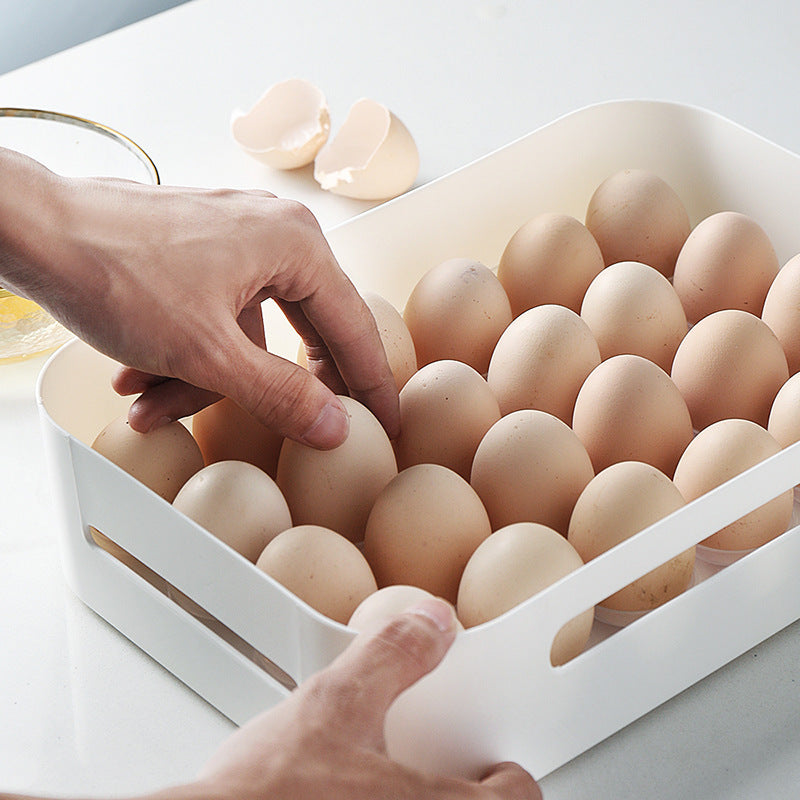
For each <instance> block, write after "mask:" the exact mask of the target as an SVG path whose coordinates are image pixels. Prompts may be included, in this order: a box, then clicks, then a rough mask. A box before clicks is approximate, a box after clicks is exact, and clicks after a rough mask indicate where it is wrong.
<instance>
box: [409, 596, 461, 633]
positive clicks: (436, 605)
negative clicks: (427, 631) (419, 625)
mask: <svg viewBox="0 0 800 800" xmlns="http://www.w3.org/2000/svg"><path fill="white" fill-rule="evenodd" d="M408 611H409V613H410V614H418V615H419V616H420V617H427V618H428V619H429V620H431V622H433V624H434V625H435V626H436V627H437V628H438V629H439V630H440V631H441V632H442V633H447V632H448V631H449V630H450V629H451V628H452V627H453V625H454V624H455V620H456V618H455V613H454V611H453V606H451V605H450V603H447V602H445V601H444V600H439V599H438V598H436V597H432V598H430V599H426V600H423V601H422V602H421V603H420V604H419V605H417V606H414V607H413V608H409V609H408Z"/></svg>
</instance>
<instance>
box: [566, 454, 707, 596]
mask: <svg viewBox="0 0 800 800" xmlns="http://www.w3.org/2000/svg"><path fill="white" fill-rule="evenodd" d="M683 505H685V503H684V499H683V497H682V496H681V493H680V492H679V491H678V489H677V487H676V486H675V484H674V483H673V482H672V481H671V480H670V479H669V478H668V477H667V476H666V475H665V474H664V473H663V472H661V471H660V470H658V469H656V468H655V467H653V466H651V465H649V464H643V463H641V462H638V461H622V462H620V463H618V464H614V465H612V466H610V467H608V468H607V469H604V470H603V471H602V472H599V473H598V474H597V475H596V476H595V477H594V478H593V479H592V480H591V481H590V482H589V484H588V486H587V487H586V488H585V489H584V490H583V493H582V494H581V496H580V497H579V498H578V502H577V503H576V504H575V510H574V511H573V512H572V519H571V520H570V523H569V534H568V536H567V538H568V540H569V542H570V543H571V544H572V545H573V546H574V547H575V549H576V550H577V551H578V553H579V554H580V556H581V558H582V559H583V560H584V562H587V561H591V559H593V558H596V557H597V556H599V555H600V554H601V553H605V552H606V550H610V549H611V548H612V547H614V546H615V545H617V544H619V543H620V542H623V541H625V540H626V539H629V538H630V537H631V536H633V535H634V534H636V533H639V532H640V531H643V530H644V529H645V528H648V527H649V526H650V525H653V524H654V523H656V522H658V521H659V520H660V519H663V518H664V517H666V516H668V515H669V514H671V513H672V512H673V511H677V510H678V509H679V508H681V507H682V506H683ZM694 551H695V548H694V547H691V548H689V549H688V550H686V551H684V552H683V553H681V554H679V555H677V556H675V558H672V559H670V560H669V561H668V562H667V563H666V564H662V565H661V566H660V567H656V569H654V570H652V571H650V572H648V573H646V574H645V575H643V576H642V577H640V578H637V579H636V580H635V581H633V582H632V583H630V584H628V585H627V586H625V587H623V588H622V589H620V590H619V591H618V592H615V593H614V594H612V595H611V596H610V597H608V598H606V599H605V600H603V602H602V605H603V606H604V607H605V608H610V609H613V610H615V611H646V610H649V609H652V608H656V607H657V606H660V605H661V604H662V603H665V602H666V601H667V600H671V599H672V598H673V597H676V596H677V595H679V594H680V593H681V592H683V591H684V590H685V589H687V588H688V586H689V583H690V582H691V579H692V572H693V570H694V554H695V553H694Z"/></svg>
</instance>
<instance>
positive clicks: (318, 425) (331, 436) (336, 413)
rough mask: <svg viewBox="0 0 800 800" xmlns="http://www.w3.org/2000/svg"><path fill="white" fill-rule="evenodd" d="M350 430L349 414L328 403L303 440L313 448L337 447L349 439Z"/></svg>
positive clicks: (334, 404)
mask: <svg viewBox="0 0 800 800" xmlns="http://www.w3.org/2000/svg"><path fill="white" fill-rule="evenodd" d="M349 430H350V419H349V417H348V416H347V412H346V411H345V410H344V409H343V408H342V407H341V406H340V405H338V404H337V403H328V404H327V405H326V406H325V407H324V408H323V409H322V411H320V412H319V416H318V417H317V418H316V419H315V420H314V423H313V424H312V425H311V427H310V428H309V429H308V430H307V431H306V432H305V433H304V434H303V436H302V439H303V441H304V442H305V443H306V444H308V445H311V447H337V446H338V445H340V444H341V443H342V442H343V441H344V440H345V439H346V438H347V434H348V432H349Z"/></svg>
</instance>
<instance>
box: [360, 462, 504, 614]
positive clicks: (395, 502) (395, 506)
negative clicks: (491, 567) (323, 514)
mask: <svg viewBox="0 0 800 800" xmlns="http://www.w3.org/2000/svg"><path fill="white" fill-rule="evenodd" d="M490 533H491V526H490V524H489V516H488V515H487V513H486V509H485V508H484V507H483V504H482V503H481V500H480V498H479V497H478V495H477V494H476V493H475V491H474V489H473V488H472V487H471V486H470V485H469V484H468V483H467V482H466V481H465V480H464V479H463V478H462V477H461V476H460V475H458V474H457V473H455V472H453V471H452V470H450V469H447V467H442V466H440V465H438V464H417V465H416V466H413V467H408V469H405V470H403V471H402V472H401V473H399V474H398V475H397V477H396V478H395V479H394V480H392V481H391V483H389V484H388V486H386V488H385V489H384V490H383V491H382V492H381V493H380V495H379V496H378V498H377V500H376V501H375V505H374V506H373V508H372V512H371V513H370V515H369V520H368V521H367V530H366V535H365V537H364V555H365V556H366V558H367V561H368V562H369V564H370V566H371V567H372V571H373V572H374V573H375V578H376V580H377V581H378V586H379V587H381V588H383V587H384V586H390V585H392V584H410V585H412V586H419V587H420V588H421V589H426V590H427V591H429V592H431V594H434V595H437V596H439V597H443V598H444V599H445V600H449V601H450V602H451V603H455V602H456V596H457V593H458V583H459V581H460V580H461V573H462V572H463V571H464V567H465V566H466V563H467V561H468V560H469V557H470V556H471V555H472V554H473V553H474V552H475V549H476V548H477V547H478V545H479V544H480V543H481V542H482V541H483V540H484V539H486V537H487V536H489V534H490Z"/></svg>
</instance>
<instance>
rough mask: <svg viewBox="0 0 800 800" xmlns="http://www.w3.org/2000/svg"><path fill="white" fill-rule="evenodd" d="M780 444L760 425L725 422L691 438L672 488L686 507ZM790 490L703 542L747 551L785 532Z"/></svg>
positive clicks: (789, 518)
mask: <svg viewBox="0 0 800 800" xmlns="http://www.w3.org/2000/svg"><path fill="white" fill-rule="evenodd" d="M780 449H781V447H780V445H779V444H778V442H776V441H775V439H774V438H773V437H772V436H771V435H770V434H769V433H768V432H767V431H766V430H765V429H764V428H762V427H761V426H760V425H756V423H755V422H750V421H749V420H744V419H723V420H720V421H719V422H716V423H714V424H713V425H709V427H707V428H705V429H704V430H702V431H701V432H700V433H698V434H697V436H696V437H695V438H694V440H693V441H692V443H691V444H690V445H689V447H687V448H686V452H685V453H684V454H683V456H682V457H681V460H680V462H679V463H678V468H677V469H676V470H675V485H676V486H677V487H678V489H679V490H680V492H681V494H682V495H683V497H684V499H685V500H686V502H687V503H689V502H691V501H692V500H695V499H697V498H698V497H700V496H702V495H704V494H706V493H707V492H710V491H711V490H712V489H715V488H716V487H717V486H720V485H721V484H723V483H725V481H727V480H730V479H731V478H733V477H735V476H736V475H739V474H740V473H742V472H744V471H745V470H746V469H749V468H750V467H754V466H755V465H756V464H758V463H760V462H761V461H763V460H764V459H766V458H769V457H770V456H774V455H775V454H776V453H778V452H779V451H780ZM793 504H794V492H793V490H792V489H789V490H788V491H786V492H783V494H780V495H778V497H776V498H774V499H773V500H770V501H769V502H768V503H766V504H765V505H763V506H761V507H759V508H757V509H756V510H755V511H751V512H750V513H749V514H746V515H745V516H744V517H742V518H740V519H738V520H736V522H734V523H732V524H731V525H728V526H726V527H725V528H722V530H720V531H717V532H716V533H713V534H712V535H711V536H709V537H708V538H707V539H704V540H703V542H702V543H701V544H703V545H705V546H706V547H713V548H715V549H720V550H748V549H750V548H753V547H758V546H759V545H761V544H764V543H765V542H768V541H770V539H774V538H775V537H776V536H778V535H779V534H781V533H783V532H784V531H785V530H786V528H787V527H788V526H789V521H790V520H791V518H792V506H793Z"/></svg>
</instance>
